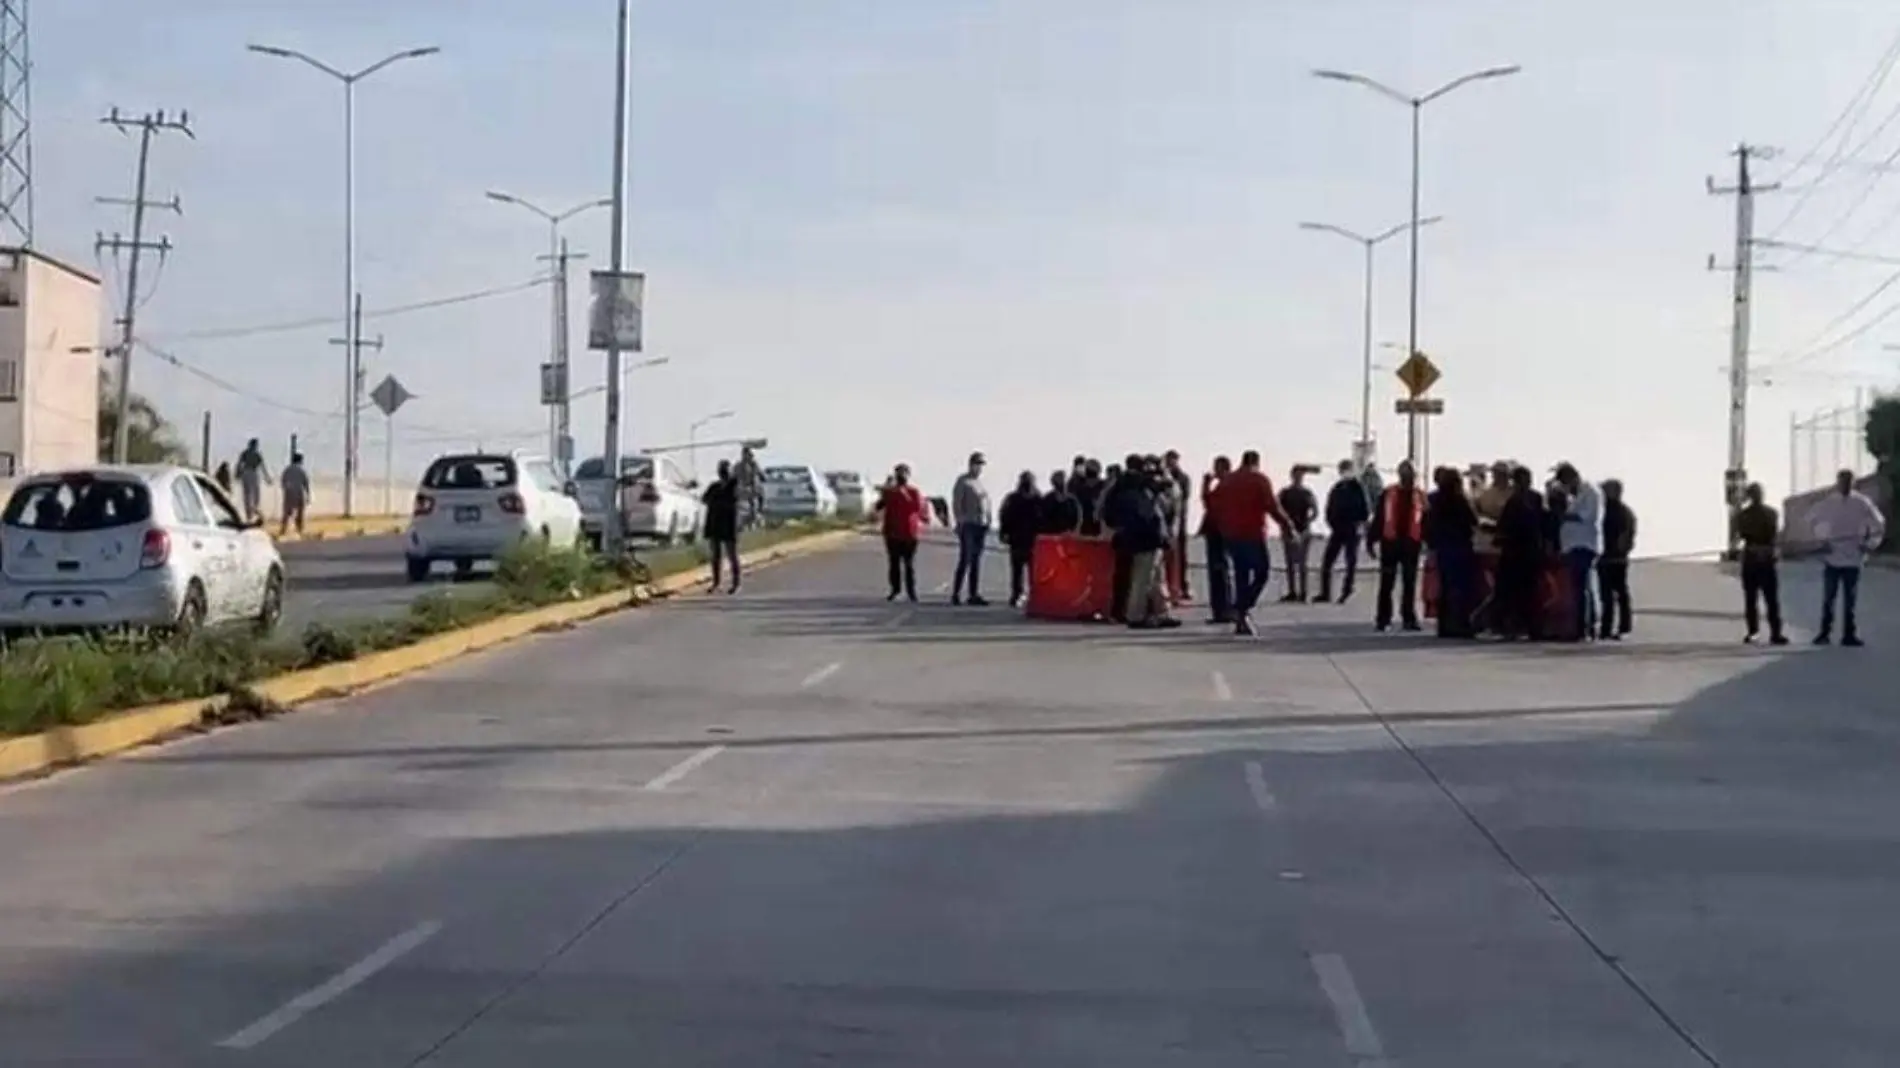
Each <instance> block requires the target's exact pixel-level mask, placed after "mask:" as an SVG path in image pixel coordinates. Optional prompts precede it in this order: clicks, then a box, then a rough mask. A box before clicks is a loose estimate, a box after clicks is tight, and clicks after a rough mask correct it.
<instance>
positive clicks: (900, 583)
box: [873, 464, 930, 604]
mask: <svg viewBox="0 0 1900 1068" xmlns="http://www.w3.org/2000/svg"><path fill="white" fill-rule="evenodd" d="M929 507H930V505H929V504H927V503H925V501H924V495H923V494H922V493H919V492H918V491H917V487H916V486H913V485H911V482H910V465H909V464H898V465H897V467H896V469H895V470H893V471H892V472H891V480H890V482H889V483H888V484H886V485H885V487H884V489H883V491H882V492H880V493H879V494H878V497H877V507H876V508H875V509H873V512H874V513H875V514H876V515H877V517H878V520H879V525H880V526H881V527H882V529H883V532H884V562H885V565H886V568H887V572H888V575H889V578H890V584H891V592H890V594H889V595H888V596H886V597H885V598H884V599H885V600H887V601H895V600H897V595H898V594H899V593H902V594H904V595H905V596H906V597H909V598H910V601H911V603H912V604H915V603H917V540H918V539H919V538H920V537H922V536H923V532H924V510H925V509H926V508H929Z"/></svg>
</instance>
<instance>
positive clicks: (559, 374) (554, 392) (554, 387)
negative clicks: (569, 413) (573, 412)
mask: <svg viewBox="0 0 1900 1068" xmlns="http://www.w3.org/2000/svg"><path fill="white" fill-rule="evenodd" d="M566 400H567V365H566V364H564V363H544V364H542V365H541V403H542V404H544V405H549V406H553V405H558V404H562V403H564V402H565V401H566Z"/></svg>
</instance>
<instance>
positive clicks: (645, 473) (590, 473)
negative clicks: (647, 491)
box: [574, 456, 653, 482]
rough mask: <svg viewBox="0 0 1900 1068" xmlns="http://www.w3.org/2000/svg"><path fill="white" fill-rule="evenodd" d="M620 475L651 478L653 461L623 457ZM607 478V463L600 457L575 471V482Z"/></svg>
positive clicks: (588, 461)
mask: <svg viewBox="0 0 1900 1068" xmlns="http://www.w3.org/2000/svg"><path fill="white" fill-rule="evenodd" d="M620 473H621V474H623V475H633V476H634V477H636V478H648V477H651V476H652V474H653V461H652V460H651V459H650V458H648V457H645V456H622V457H621V458H620ZM606 477H607V461H606V460H604V459H602V458H600V457H598V456H596V457H593V458H592V459H589V460H583V461H581V465H580V467H579V468H577V469H576V470H575V471H574V481H576V482H585V481H587V480H589V479H595V478H606Z"/></svg>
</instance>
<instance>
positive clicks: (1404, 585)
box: [1373, 460, 1425, 631]
mask: <svg viewBox="0 0 1900 1068" xmlns="http://www.w3.org/2000/svg"><path fill="white" fill-rule="evenodd" d="M1424 535H1425V491H1424V490H1421V489H1419V487H1418V469H1417V468H1415V467H1413V466H1412V461H1410V460H1400V461H1399V480H1398V482H1396V483H1395V484H1393V485H1390V486H1387V487H1386V488H1385V492H1384V493H1383V494H1381V495H1380V499H1379V513H1378V515H1376V516H1375V517H1373V538H1374V540H1376V541H1377V542H1378V545H1379V603H1378V607H1377V610H1376V614H1375V616H1374V618H1373V624H1374V625H1375V626H1377V627H1378V629H1380V630H1382V631H1383V630H1390V629H1391V628H1392V587H1393V585H1394V582H1395V580H1396V582H1397V585H1398V586H1399V587H1400V589H1399V620H1400V622H1401V624H1402V625H1403V626H1404V627H1405V629H1406V630H1417V629H1419V627H1418V557H1419V550H1420V546H1421V545H1422V544H1423V539H1424Z"/></svg>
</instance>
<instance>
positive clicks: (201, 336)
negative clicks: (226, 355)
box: [159, 275, 549, 342]
mask: <svg viewBox="0 0 1900 1068" xmlns="http://www.w3.org/2000/svg"><path fill="white" fill-rule="evenodd" d="M548 281H549V276H547V275H536V276H535V277H533V278H530V279H529V280H527V281H526V282H516V283H514V284H512V285H505V286H492V287H490V288H488V289H477V290H474V291H473V292H468V293H456V294H454V295H452V296H446V297H437V298H435V299H433V300H420V301H416V302H415V303H413V304H397V305H393V306H391V307H387V308H379V309H376V310H375V311H365V312H364V313H363V318H365V319H387V318H389V317H391V316H396V315H408V314H410V313H412V312H419V311H428V310H430V309H432V308H447V307H451V306H453V305H456V304H470V303H473V302H475V301H478V300H489V299H491V298H494V297H501V296H506V295H508V294H510V293H522V292H526V291H527V290H530V289H533V288H535V287H536V286H543V285H546V284H548ZM336 322H337V319H336V316H334V315H322V316H312V317H310V318H308V319H291V320H287V321H284V322H276V323H258V324H255V325H251V326H226V327H215V328H212V329H207V330H187V331H183V332H180V333H175V334H160V335H159V337H160V338H161V339H162V340H164V341H168V342H171V341H231V340H235V339H238V338H247V337H259V336H262V335H264V334H287V333H291V332H293V331H297V330H314V329H316V328H318V327H330V326H335V325H336Z"/></svg>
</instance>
